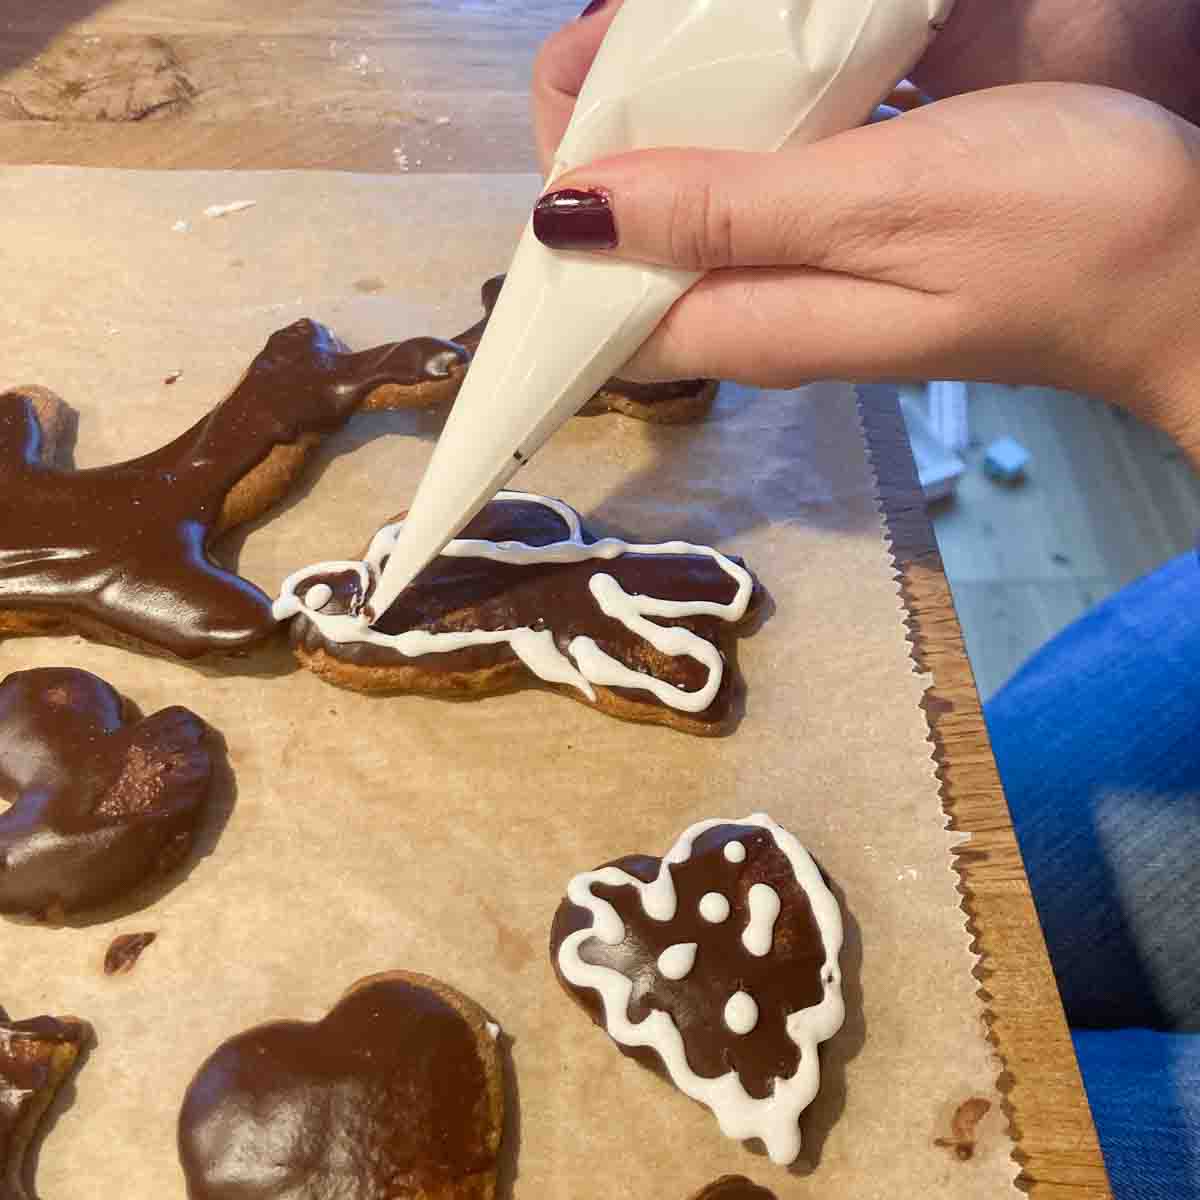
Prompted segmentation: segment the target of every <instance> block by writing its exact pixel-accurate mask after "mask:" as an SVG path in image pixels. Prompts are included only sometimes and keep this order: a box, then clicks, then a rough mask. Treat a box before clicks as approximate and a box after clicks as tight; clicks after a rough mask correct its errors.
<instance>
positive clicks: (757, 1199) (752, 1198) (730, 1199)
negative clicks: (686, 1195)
mask: <svg viewBox="0 0 1200 1200" xmlns="http://www.w3.org/2000/svg"><path fill="white" fill-rule="evenodd" d="M692 1200H777V1197H776V1195H775V1193H774V1192H771V1191H768V1190H767V1189H766V1188H765V1187H759V1186H758V1184H757V1183H751V1182H750V1180H749V1179H747V1178H746V1177H745V1176H744V1175H722V1176H721V1178H720V1179H714V1180H713V1181H712V1183H710V1184H709V1185H708V1186H707V1187H704V1188H701V1189H700V1191H699V1192H697V1193H696V1195H695V1196H693V1197H692Z"/></svg>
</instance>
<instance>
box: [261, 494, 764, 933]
mask: <svg viewBox="0 0 1200 1200" xmlns="http://www.w3.org/2000/svg"><path fill="white" fill-rule="evenodd" d="M496 499H497V500H498V501H504V500H509V501H523V502H525V503H530V504H537V505H541V506H543V507H545V508H547V509H549V510H551V511H552V512H553V513H555V514H556V515H557V516H558V517H559V518H561V520H562V522H563V524H564V526H565V527H566V530H567V536H566V537H565V538H564V539H562V540H561V541H557V542H552V543H550V544H549V545H544V546H532V545H528V544H526V543H524V542H517V541H501V542H490V541H484V540H480V539H471V538H459V539H456V540H455V541H452V542H450V543H449V545H447V546H446V548H445V549H444V550H443V551H442V557H443V558H475V559H485V560H487V561H490V562H496V563H502V564H506V565H509V566H536V565H540V564H547V563H582V562H589V561H601V562H604V561H612V560H614V559H617V558H620V557H622V556H623V555H627V554H628V555H655V556H659V557H670V556H702V557H706V558H710V559H712V560H713V562H715V563H716V564H717V565H718V566H719V567H720V569H721V570H722V571H723V572H724V573H725V574H727V575H728V576H729V577H730V579H731V580H733V582H734V583H735V584H736V590H735V593H734V597H733V599H732V600H730V601H729V602H727V603H720V602H717V601H712V600H664V599H661V598H658V597H655V596H649V595H631V594H630V593H629V592H627V591H626V590H625V589H624V588H623V587H622V586H621V584H620V583H619V582H618V581H617V580H616V579H615V578H614V577H613V576H612V575H609V574H607V573H604V572H597V573H596V574H595V575H593V576H592V577H591V579H590V580H589V581H588V589H589V591H590V593H591V595H592V598H593V600H594V601H595V603H596V606H597V609H598V610H599V612H600V613H602V614H603V615H604V616H606V617H609V618H611V619H612V620H614V621H617V622H619V623H620V624H621V625H623V626H624V627H625V629H626V630H627V631H628V632H629V633H630V634H632V635H634V636H635V637H638V638H641V639H643V640H644V641H645V642H647V643H648V644H649V645H650V646H652V647H653V648H654V649H655V650H657V651H658V652H659V653H660V654H662V655H666V656H669V657H672V658H675V657H687V658H690V659H692V660H694V661H695V662H697V663H699V664H700V665H701V666H702V667H703V668H704V669H705V679H706V681H705V683H704V684H703V685H702V686H701V687H699V688H697V689H695V690H692V691H688V690H685V689H684V688H681V687H678V686H676V685H675V684H673V683H670V682H668V681H666V680H662V679H658V678H655V677H654V676H653V675H650V674H645V673H643V672H641V671H636V670H633V669H632V668H630V667H628V666H626V665H625V664H624V663H622V662H620V661H619V660H617V659H616V658H614V657H612V656H611V655H610V654H608V653H607V652H606V651H604V650H603V649H602V648H601V647H600V646H599V645H598V644H597V642H596V641H595V639H593V638H591V637H585V636H577V637H573V638H572V639H571V640H570V642H569V643H568V644H567V645H566V647H565V651H564V650H562V649H560V648H559V647H558V645H557V644H556V642H555V638H554V633H553V631H552V630H550V629H534V628H532V627H531V626H523V627H520V628H516V629H496V630H488V629H464V630H452V631H442V632H430V631H428V630H424V629H407V630H404V631H403V632H400V633H385V632H383V631H382V630H381V629H380V628H378V626H379V624H380V623H381V622H379V621H377V622H376V624H375V625H374V626H364V625H363V623H362V621H361V619H360V617H359V615H358V612H357V611H356V612H350V613H326V612H322V611H320V609H319V608H315V607H313V606H312V605H311V604H310V603H309V597H310V596H311V594H312V591H313V588H308V589H307V590H306V591H305V594H304V595H303V596H301V595H300V589H301V588H302V587H303V585H304V583H305V582H306V581H307V580H309V579H311V578H312V577H313V576H314V575H322V576H330V575H334V574H340V573H344V572H351V573H353V574H354V575H356V576H357V579H358V594H359V596H360V597H361V601H360V610H361V606H362V605H365V604H366V602H367V600H368V599H369V597H370V595H371V592H372V590H373V589H374V587H375V585H376V584H377V583H378V580H379V576H380V572H381V571H382V569H383V565H384V561H385V560H386V558H387V557H388V555H389V554H390V553H391V549H392V547H393V546H394V544H395V541H396V538H397V536H398V534H399V531H400V528H401V526H402V524H403V522H399V521H397V522H395V523H393V524H391V525H385V526H384V527H383V528H382V529H380V530H379V532H378V533H377V534H376V535H375V536H374V538H372V539H371V544H370V546H369V547H368V549H367V554H366V557H365V559H364V560H363V561H361V562H350V561H346V562H327V563H318V564H315V565H313V566H310V567H305V568H304V569H303V570H300V571H296V572H294V573H293V574H292V575H290V576H288V578H287V579H285V580H284V581H283V584H282V585H281V587H280V595H279V598H278V599H277V600H276V601H275V603H274V606H273V613H274V616H275V618H276V619H277V620H280V621H284V620H287V619H288V618H290V617H294V616H297V615H300V614H303V615H304V616H305V617H307V618H308V620H309V621H311V622H312V624H313V625H314V626H315V627H316V629H317V630H318V631H319V632H320V634H321V636H322V637H323V638H324V639H325V640H326V641H328V642H332V643H338V644H343V645H345V644H353V643H365V644H368V645H373V646H379V647H383V648H385V649H387V650H390V651H393V652H395V653H397V654H400V655H402V656H404V657H406V658H420V657H421V656H423V655H427V654H446V653H452V652H454V651H457V650H465V649H468V648H470V647H473V646H490V645H498V644H507V645H508V646H509V647H510V648H511V650H512V652H513V653H514V654H515V655H516V656H517V657H518V658H519V659H520V660H521V661H522V662H523V663H524V664H525V665H526V666H527V667H528V668H529V670H530V671H532V672H533V673H534V674H535V675H537V676H538V677H539V678H541V679H543V680H545V681H546V682H547V683H560V684H566V685H569V686H571V687H575V688H577V689H578V690H579V691H581V692H582V693H583V694H584V695H585V696H587V698H588V699H589V700H595V698H596V693H595V690H594V687H593V685H594V684H599V685H601V686H603V687H620V688H631V689H635V690H638V691H646V692H650V693H651V694H652V695H653V696H654V697H655V699H657V700H658V701H660V702H661V703H662V704H665V705H667V706H669V707H671V708H674V709H678V710H679V711H681V712H688V713H701V712H704V711H705V710H706V709H708V708H709V707H710V706H711V705H712V703H713V701H714V700H715V699H716V696H717V693H718V691H719V690H720V687H721V680H722V678H723V676H724V672H725V661H724V659H723V657H722V655H721V652H720V650H718V649H717V647H716V646H714V645H713V644H712V643H711V642H708V641H706V640H705V639H704V638H702V637H700V636H699V635H697V634H695V633H693V632H692V631H691V630H690V629H686V628H683V627H681V626H665V625H660V624H658V623H657V621H656V620H654V619H652V618H657V619H659V620H677V619H681V618H685V617H715V618H717V619H720V620H723V621H728V622H730V623H736V622H738V621H740V620H741V619H742V618H743V617H744V616H745V615H746V612H747V609H748V608H749V605H750V600H751V597H752V595H753V592H754V580H753V577H752V576H751V574H750V572H749V571H747V570H746V569H745V568H744V567H743V566H741V565H740V564H739V563H736V562H734V561H733V560H732V559H730V558H727V557H726V556H725V555H723V554H721V553H720V552H719V551H717V550H714V549H712V548H711V547H708V546H696V545H692V544H691V543H689V542H678V541H677V542H664V543H660V544H656V545H643V544H639V543H630V542H624V541H621V540H620V539H619V538H601V539H600V540H598V541H595V542H588V541H586V540H585V538H584V535H583V528H582V525H581V523H580V519H579V514H578V513H577V512H575V510H574V509H573V508H571V507H570V506H569V505H566V504H563V503H562V502H561V501H559V500H552V499H549V498H547V497H544V496H532V495H527V494H525V493H522V492H500V493H499V494H498V495H497V497H496ZM315 586H319V585H314V587H315ZM385 616H386V614H385ZM668 919H669V918H668Z"/></svg>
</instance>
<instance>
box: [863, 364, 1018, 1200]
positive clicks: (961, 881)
mask: <svg viewBox="0 0 1200 1200" xmlns="http://www.w3.org/2000/svg"><path fill="white" fill-rule="evenodd" d="M871 390H874V391H876V392H878V393H888V394H890V395H891V396H892V397H893V398H894V399H895V401H896V403H897V405H898V404H899V393H898V392H897V390H896V389H895V388H893V387H887V386H885V385H873V387H872V389H871ZM866 395H867V392H866V388H865V387H864V386H862V385H859V386H855V388H854V397H855V422H856V424H857V426H858V432H859V436H860V437H861V438H862V442H863V447H864V448H865V451H866V467H867V473H868V476H869V478H870V485H871V501H872V503H873V505H874V507H875V512H876V516H877V517H878V519H879V529H880V533H881V535H882V538H883V544H884V549H885V551H886V553H887V556H888V558H889V560H890V561H891V567H892V579H893V582H894V585H895V589H896V602H897V608H898V610H899V615H900V618H901V623H902V624H903V626H904V629H905V634H904V640H905V641H906V642H907V643H908V653H909V658H910V659H911V660H912V664H913V674H914V675H915V676H917V678H918V679H919V680H920V681H921V699H920V701H919V707H920V709H921V713H922V716H923V718H924V721H925V726H926V730H927V733H926V736H925V740H926V742H927V743H928V744H929V764H930V775H931V776H932V778H933V779H934V780H935V781H936V784H937V795H938V801H939V803H940V805H941V810H942V821H943V825H942V827H943V829H944V831H945V837H946V856H947V863H946V866H947V869H948V870H949V871H950V872H951V873H952V874H953V876H954V887H955V891H956V892H957V893H958V896H959V902H958V907H959V911H960V912H961V913H962V915H963V924H962V930H963V943H964V948H965V949H966V951H967V956H968V958H969V960H970V962H971V975H972V978H973V979H974V981H975V985H976V986H975V999H976V1001H977V1003H978V1005H979V1021H980V1032H981V1033H982V1035H983V1036H984V1038H985V1039H986V1041H987V1044H988V1047H989V1049H990V1051H991V1059H992V1064H993V1067H994V1068H995V1074H994V1078H993V1080H992V1087H993V1089H994V1091H995V1093H996V1095H997V1096H998V1097H999V1098H1000V1109H1001V1112H1002V1113H1003V1116H1004V1132H1005V1135H1006V1136H1007V1137H1008V1141H1009V1146H1010V1149H1009V1154H1008V1164H1009V1168H1010V1170H1011V1181H1012V1189H1013V1195H1019V1194H1020V1193H1021V1188H1020V1186H1019V1184H1018V1178H1019V1176H1020V1174H1021V1170H1022V1167H1021V1161H1020V1158H1019V1157H1018V1155H1019V1154H1020V1152H1021V1142H1020V1138H1019V1137H1018V1132H1017V1131H1018V1128H1019V1126H1018V1122H1017V1114H1016V1110H1015V1109H1014V1107H1013V1105H1012V1102H1011V1100H1010V1099H1009V1095H1008V1092H1007V1091H1006V1090H1005V1089H1004V1088H1003V1087H1002V1086H1001V1080H1002V1079H1003V1078H1004V1076H1006V1075H1007V1074H1008V1060H1007V1059H1006V1057H1005V1055H1004V1052H1003V1050H1002V1049H1001V1047H1000V1044H999V1040H998V1038H997V1035H996V1033H995V1021H996V1014H995V1011H994V1010H993V1009H992V1007H991V1004H990V1002H989V1000H988V997H987V991H986V988H985V987H984V971H985V969H986V965H987V964H986V962H985V960H986V958H987V953H986V951H985V950H984V949H983V946H982V944H981V940H980V934H979V926H978V924H977V923H976V913H975V912H974V910H973V905H972V900H971V897H972V889H971V883H970V880H969V879H968V878H967V876H966V873H965V870H964V867H963V865H962V857H961V852H962V851H963V850H964V849H965V848H966V847H967V846H968V845H969V844H970V843H971V841H972V833H971V831H970V830H969V829H960V828H958V827H957V818H956V817H955V815H954V813H953V811H952V806H953V801H954V796H953V794H952V792H951V788H950V784H949V783H948V781H947V779H946V772H945V750H944V748H943V746H942V742H941V737H940V734H939V732H938V729H937V719H938V711H937V707H936V705H935V704H932V703H931V701H932V700H934V699H935V697H934V695H933V689H934V688H935V687H936V686H937V680H936V679H935V678H934V675H933V671H932V670H931V669H930V668H929V666H928V665H927V663H926V661H925V651H924V648H923V646H922V645H921V630H920V626H919V622H918V617H917V613H916V612H915V610H914V600H915V598H914V596H913V593H912V590H911V589H910V587H909V585H908V584H907V582H906V581H905V577H904V567H903V565H902V564H901V563H900V560H899V557H898V555H897V552H896V539H895V535H894V534H893V532H892V523H891V518H890V517H889V516H888V513H887V509H886V508H885V507H884V503H883V496H882V494H881V491H880V485H879V471H878V468H877V465H876V461H875V450H874V448H873V447H872V445H871V439H870V438H869V437H868V436H867V425H866V419H865V417H864V413H863V407H864V404H865V403H866ZM896 419H897V433H898V436H904V426H903V421H902V418H901V417H900V415H899V410H898V409H897V418H896ZM913 496H914V502H915V503H918V504H920V507H921V514H922V516H923V517H924V516H925V508H924V501H923V500H922V499H921V488H920V483H919V481H918V480H917V479H916V477H915V471H914V478H913ZM926 519H928V518H927V517H926ZM947 595H949V589H948V588H947ZM964 653H965V648H964ZM982 720H983V716H982V710H981V712H980V722H981V723H982Z"/></svg>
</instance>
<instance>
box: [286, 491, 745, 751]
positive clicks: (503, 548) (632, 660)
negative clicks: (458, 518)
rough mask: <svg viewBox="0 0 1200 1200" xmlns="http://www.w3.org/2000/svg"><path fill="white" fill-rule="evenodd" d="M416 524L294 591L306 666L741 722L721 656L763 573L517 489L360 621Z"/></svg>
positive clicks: (401, 685)
mask: <svg viewBox="0 0 1200 1200" xmlns="http://www.w3.org/2000/svg"><path fill="white" fill-rule="evenodd" d="M399 529H400V522H399V521H397V522H394V523H392V524H390V525H386V526H385V527H384V528H383V529H381V530H380V531H379V532H378V533H377V534H376V535H375V537H374V538H373V539H372V541H371V544H370V546H369V547H368V549H367V551H366V554H365V556H364V558H363V559H362V560H361V561H359V562H329V563H318V564H316V565H315V566H312V567H307V568H305V569H304V570H302V571H297V572H296V573H295V574H293V575H291V576H290V577H289V578H288V579H287V580H285V581H284V583H283V585H282V588H281V591H280V597H279V599H278V600H277V601H276V602H275V614H276V616H278V617H279V618H280V619H281V620H286V619H288V618H292V617H294V618H295V620H294V622H293V625H292V634H291V636H292V645H293V647H294V649H295V652H296V655H297V657H298V658H299V660H300V662H301V663H303V664H304V665H305V666H306V667H308V668H309V669H310V670H312V671H315V672H316V673H317V674H319V675H321V676H322V677H323V678H325V679H328V680H329V681H330V682H332V683H337V684H340V685H342V686H344V687H349V688H354V689H357V690H360V691H371V692H374V691H379V692H397V691H418V692H431V693H440V694H443V695H446V694H449V695H459V696H478V695H482V694H484V693H487V692H495V691H498V690H501V689H503V688H508V687H511V686H513V685H514V684H516V683H518V682H520V681H521V680H522V679H523V678H524V679H528V678H530V677H532V678H533V679H534V680H535V681H536V680H540V681H542V682H544V683H546V684H548V685H549V686H551V687H553V688H555V689H556V690H560V691H562V692H564V693H565V694H567V695H570V696H573V697H574V698H576V699H579V700H583V701H584V702H586V703H588V704H592V705H594V706H595V707H597V708H599V709H601V710H603V711H604V712H608V713H612V714H613V715H615V716H619V717H625V718H627V719H630V720H635V721H650V722H657V723H659V724H665V725H671V726H674V727H675V728H678V729H683V730H686V731H688V732H690V733H699V734H713V733H719V732H721V731H722V730H723V729H724V728H726V727H727V726H728V724H729V722H730V720H731V718H732V716H733V712H732V701H733V698H734V682H733V678H732V672H731V670H730V669H729V665H728V663H727V662H726V658H725V655H724V654H723V653H722V650H721V646H722V644H723V643H727V642H728V641H729V640H730V639H732V637H733V636H734V635H735V634H736V632H737V630H738V628H739V626H742V625H743V624H744V623H745V622H746V621H747V618H748V617H749V616H750V614H751V610H752V605H753V602H754V600H755V598H756V591H757V589H756V585H755V582H754V577H753V576H752V575H751V574H750V572H749V571H747V570H746V568H745V567H744V566H743V565H742V564H741V563H740V562H738V561H737V560H735V559H732V558H727V557H726V556H725V555H723V554H721V553H719V552H718V551H716V550H713V549H710V548H709V547H707V546H694V545H690V544H689V543H686V542H667V543H663V544H661V545H637V544H631V543H626V542H622V541H619V540H618V539H616V538H603V539H600V540H597V539H596V538H594V537H592V535H591V534H589V533H588V532H587V531H586V530H585V529H584V528H583V525H582V523H581V521H580V517H579V514H578V513H577V512H576V511H575V510H574V509H573V508H570V507H569V506H568V505H566V504H563V503H562V502H561V501H559V500H549V499H547V498H545V497H543V496H531V495H528V494H526V493H523V492H501V493H500V494H499V496H497V498H496V499H495V500H494V501H493V502H492V503H491V504H490V505H488V506H487V507H486V508H485V509H484V510H483V511H482V512H481V513H480V514H479V515H478V516H477V517H476V518H475V519H474V520H473V521H472V522H471V523H470V524H469V525H468V526H467V528H466V529H465V530H463V534H462V536H461V537H460V538H458V539H457V540H455V541H453V542H451V543H450V544H449V545H448V546H447V547H446V549H445V550H443V551H442V554H441V556H440V557H439V558H438V559H437V560H436V561H435V562H434V563H432V564H431V565H430V566H429V567H428V568H427V569H426V570H425V571H424V572H423V573H422V574H421V575H420V576H419V577H418V578H417V580H416V581H415V582H414V583H413V584H412V586H411V587H409V588H408V589H407V590H406V591H405V592H404V594H403V595H402V596H401V597H400V598H399V599H398V600H397V601H396V603H395V604H394V605H392V607H391V608H390V609H389V610H388V611H387V612H386V613H384V615H383V616H382V617H381V618H380V619H378V620H377V621H376V622H375V623H374V624H373V625H371V626H365V625H363V624H362V623H361V622H359V621H358V620H356V619H355V618H356V616H357V614H358V613H359V612H360V611H361V610H362V608H363V606H364V604H365V603H366V602H367V601H368V600H369V599H370V596H371V592H372V590H373V589H374V587H375V585H376V583H377V582H378V579H379V573H380V571H381V570H382V567H383V564H384V561H385V559H386V558H387V556H388V553H389V551H390V548H391V546H392V545H393V543H394V541H395V539H396V536H397V533H398V531H399Z"/></svg>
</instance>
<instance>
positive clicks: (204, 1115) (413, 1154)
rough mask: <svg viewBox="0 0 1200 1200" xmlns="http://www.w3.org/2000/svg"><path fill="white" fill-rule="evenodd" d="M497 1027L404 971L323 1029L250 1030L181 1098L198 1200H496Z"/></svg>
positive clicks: (361, 991)
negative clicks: (334, 1199)
mask: <svg viewBox="0 0 1200 1200" xmlns="http://www.w3.org/2000/svg"><path fill="white" fill-rule="evenodd" d="M498 1032H499V1031H498V1029H497V1027H496V1026H495V1025H493V1024H491V1022H489V1020H488V1018H487V1015H486V1014H485V1013H484V1012H483V1011H482V1009H480V1008H479V1007H478V1005H476V1004H475V1003H474V1001H472V1000H469V999H468V998H467V997H466V996H463V995H462V994H461V993H459V992H457V991H455V990H454V989H453V988H451V987H449V986H447V985H446V984H444V983H441V982H440V981H438V980H436V979H431V978H429V977H428V976H426V975H414V974H410V973H408V972H406V971H393V972H390V973H388V974H385V975H374V976H371V977H369V978H367V979H363V980H361V981H360V982H358V983H356V984H355V985H354V986H353V987H352V988H351V989H350V990H349V991H348V992H347V993H346V994H345V995H344V996H343V997H342V999H341V1000H340V1001H339V1002H338V1004H337V1006H336V1007H335V1008H334V1009H333V1010H332V1011H331V1012H330V1013H329V1014H328V1016H326V1017H325V1018H324V1019H323V1020H321V1021H318V1022H316V1023H315V1024H307V1023H304V1022H300V1021H276V1022H273V1023H272V1024H269V1025H260V1026H258V1027H257V1028H255V1029H251V1030H249V1031H248V1032H246V1033H243V1034H239V1035H238V1036H237V1037H234V1038H232V1039H230V1040H229V1041H228V1042H226V1043H225V1044H224V1045H223V1046H221V1047H220V1048H219V1049H218V1050H217V1051H216V1053H215V1054H213V1055H212V1057H211V1058H210V1059H209V1060H208V1061H207V1062H206V1063H205V1064H204V1066H202V1067H201V1068H200V1071H199V1073H198V1074H197V1075H196V1077H195V1079H194V1080H193V1081H192V1083H191V1086H190V1087H189V1088H188V1091H187V1094H186V1096H185V1097H184V1101H183V1109H182V1111H181V1113H180V1117H179V1154H180V1159H181V1161H182V1163H183V1171H184V1175H185V1176H186V1177H187V1188H188V1196H189V1197H190V1200H227V1198H228V1197H231V1196H235V1195H236V1196H237V1197H239V1200H285V1198H286V1200H326V1198H330V1197H334V1196H346V1197H351V1196H353V1197H356V1198H358V1200H390V1198H391V1197H400V1196H404V1197H408V1198H410V1200H491V1198H492V1197H493V1196H494V1195H495V1188H496V1172H497V1166H498V1157H499V1151H500V1142H501V1139H502V1136H503V1132H504V1086H503V1068H502V1065H501V1061H500V1054H499V1050H498V1047H497V1044H496V1038H497V1035H498Z"/></svg>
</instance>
